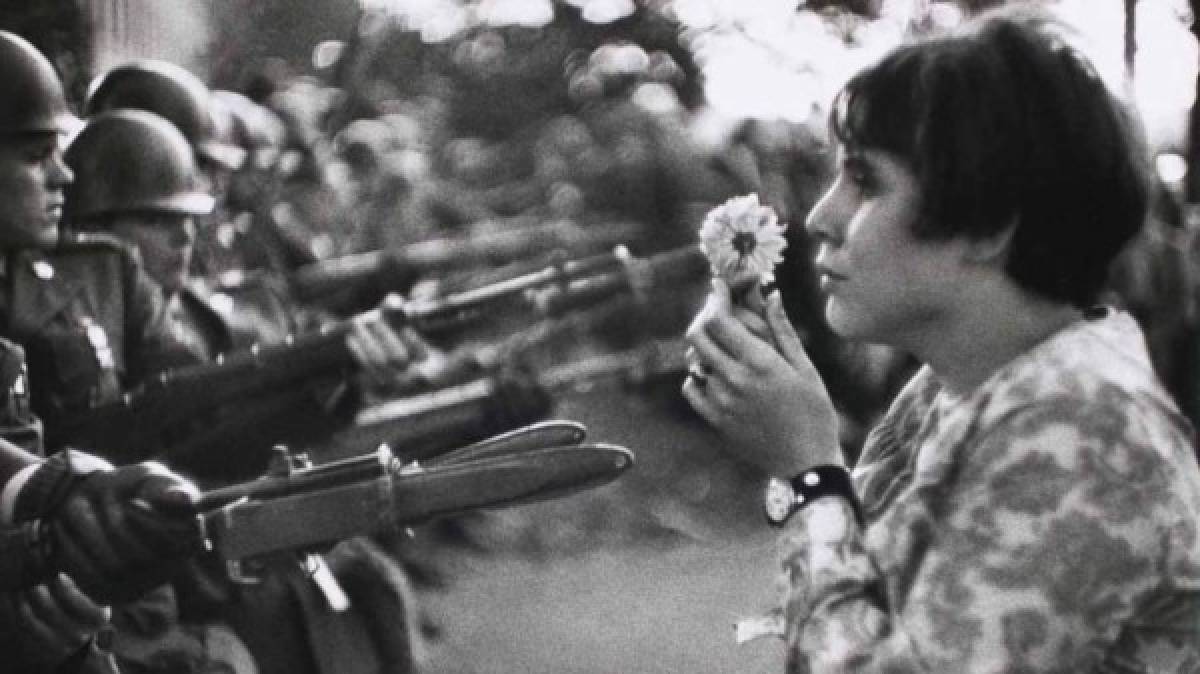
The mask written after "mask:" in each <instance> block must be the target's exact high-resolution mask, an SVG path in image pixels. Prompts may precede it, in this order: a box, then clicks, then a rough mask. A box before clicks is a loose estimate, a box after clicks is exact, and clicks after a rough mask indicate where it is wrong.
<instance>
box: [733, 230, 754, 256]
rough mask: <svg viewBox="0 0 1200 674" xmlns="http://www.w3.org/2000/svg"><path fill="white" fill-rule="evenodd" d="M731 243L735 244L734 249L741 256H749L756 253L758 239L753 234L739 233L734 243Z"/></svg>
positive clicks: (735, 236)
mask: <svg viewBox="0 0 1200 674" xmlns="http://www.w3.org/2000/svg"><path fill="white" fill-rule="evenodd" d="M730 243H732V244H733V249H734V250H736V251H737V252H738V254H739V255H749V254H750V253H753V252H754V247H755V246H756V245H757V244H758V239H757V238H756V237H755V236H754V233H753V232H738V233H737V234H734V235H733V241H731V242H730Z"/></svg>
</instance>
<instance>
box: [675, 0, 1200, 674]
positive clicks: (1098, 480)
mask: <svg viewBox="0 0 1200 674" xmlns="http://www.w3.org/2000/svg"><path fill="white" fill-rule="evenodd" d="M1064 31H1065V29H1064V28H1063V27H1062V26H1059V25H1056V24H1055V23H1054V22H1053V21H1050V20H1049V19H1047V18H1045V17H1040V16H1034V15H1029V14H1014V13H1012V12H1009V13H1006V14H992V15H986V16H984V17H981V18H979V19H977V20H975V21H974V22H972V23H971V24H969V25H968V26H966V27H964V28H963V29H962V30H960V31H958V32H956V33H954V34H952V35H949V36H945V37H940V38H936V39H930V40H926V41H923V42H919V43H916V44H913V45H908V46H903V47H900V48H898V49H896V50H894V51H893V52H891V53H890V54H889V55H888V56H886V57H885V58H883V59H882V60H881V61H880V62H878V63H877V64H875V65H873V66H872V67H870V68H868V69H866V70H865V71H863V72H861V73H860V74H858V75H857V76H855V77H854V78H853V79H851V80H850V82H849V83H848V84H847V85H846V87H845V88H844V90H843V91H842V92H841V93H840V94H839V96H838V97H837V99H836V102H835V105H834V108H833V111H832V114H831V119H830V126H831V131H832V136H833V138H834V139H835V140H836V143H837V147H838V162H839V168H838V172H837V176H836V180H835V182H834V184H833V185H832V187H831V188H830V189H829V191H828V192H827V193H826V194H825V196H824V197H823V198H822V199H821V200H820V202H819V203H818V204H817V205H816V206H815V207H814V208H813V210H812V212H811V213H810V215H809V216H808V221H807V230H808V233H809V234H810V235H811V236H812V237H814V239H815V242H816V243H817V245H818V249H817V251H818V252H817V256H816V267H817V269H818V271H819V273H820V274H821V285H822V288H823V290H824V293H825V295H826V305H825V315H826V318H827V319H828V321H829V323H830V325H831V326H832V328H833V329H834V331H835V332H837V333H838V334H839V335H840V336H842V337H845V338H848V339H855V340H864V341H869V342H877V343H882V344H887V345H891V346H894V347H897V348H900V349H903V350H905V351H907V352H909V353H911V354H913V355H914V356H916V357H917V358H918V359H919V360H920V361H921V362H922V363H923V368H922V369H921V370H920V371H919V372H918V373H917V374H916V375H915V376H914V378H913V379H912V380H911V381H910V382H909V384H908V385H907V386H906V387H905V388H904V390H903V391H902V392H901V393H900V394H899V395H898V397H897V398H896V400H895V401H894V402H893V404H892V406H891V408H890V409H889V411H888V412H887V414H886V415H885V417H884V418H883V420H882V422H881V423H880V424H879V426H878V427H877V428H876V429H875V430H874V431H873V432H872V434H871V435H870V436H869V438H868V440H867V443H866V446H865V448H864V450H863V452H862V456H861V459H860V460H859V462H858V463H857V465H856V466H855V467H854V469H853V476H852V477H851V476H850V475H849V474H848V473H847V469H846V468H845V467H844V463H843V461H842V458H841V454H840V452H839V449H838V446H837V442H836V438H837V429H836V419H835V416H834V413H833V408H832V405H831V404H830V401H829V397H828V394H827V393H826V391H825V386H824V384H823V382H821V380H820V378H819V377H818V375H817V374H816V372H815V370H814V369H813V368H812V366H811V364H810V363H809V361H808V358H807V356H806V355H805V353H804V350H803V348H802V346H801V344H800V341H799V339H798V338H797V336H796V333H795V332H794V331H793V330H792V328H791V326H790V325H789V323H788V321H787V318H786V316H785V315H784V313H783V310H782V308H781V304H780V300H779V295H778V293H773V294H772V295H770V296H769V297H768V298H767V301H766V303H765V307H763V308H762V309H761V310H754V309H748V308H746V306H745V303H735V302H733V301H732V300H731V299H730V293H729V290H728V288H727V287H726V286H725V285H724V284H722V283H721V282H720V281H715V282H714V292H713V294H712V295H711V296H710V299H709V302H708V304H707V306H706V307H705V308H704V309H703V310H702V311H701V312H700V314H699V315H698V316H697V318H696V320H695V321H694V323H693V325H692V327H691V328H689V331H688V339H689V342H690V345H691V350H690V351H689V357H690V358H691V360H692V368H691V371H692V372H693V375H692V376H690V377H689V378H688V380H687V381H686V382H685V384H684V386H683V392H684V395H685V396H686V397H687V399H688V400H689V402H690V403H691V404H692V406H693V407H694V408H695V409H696V410H697V411H698V412H699V413H700V414H701V415H702V416H703V417H704V418H705V419H707V420H708V421H709V422H710V423H711V424H712V425H714V426H715V427H716V428H717V429H719V430H720V431H721V432H722V433H724V434H725V435H726V436H727V437H728V438H729V441H730V444H731V445H732V446H735V447H737V449H738V450H739V451H741V452H742V453H743V455H744V456H745V457H746V458H747V459H748V460H750V461H752V462H753V463H755V464H757V465H758V466H760V467H761V468H763V470H764V471H765V472H766V473H767V475H769V476H770V477H771V479H770V481H769V486H768V505H767V510H768V519H770V520H771V521H772V522H773V523H775V524H776V525H777V526H779V527H780V528H781V529H780V531H781V534H780V541H781V546H782V553H783V557H782V560H783V562H782V565H783V570H784V572H785V576H786V581H787V582H786V587H787V588H788V589H787V594H786V600H785V602H784V605H783V607H782V608H781V609H780V610H779V611H778V612H777V613H776V614H775V615H774V618H775V619H776V620H775V621H774V622H773V623H772V621H770V620H768V621H766V622H765V623H759V624H760V625H767V626H768V630H767V631H777V632H778V633H779V634H780V635H781V636H784V637H785V638H786V641H787V646H788V671H789V672H810V671H812V672H847V671H855V672H858V671H869V672H883V671H886V672H909V671H932V672H997V671H1037V672H1052V671H1053V672H1083V671H1130V672H1133V671H1155V672H1160V671H1171V672H1175V671H1197V669H1198V668H1200V536H1198V533H1200V532H1198V531H1197V519H1198V517H1200V470H1198V469H1197V464H1196V458H1195V454H1194V450H1193V446H1192V439H1191V429H1190V428H1189V427H1188V425H1187V422H1186V421H1185V420H1184V419H1183V417H1182V416H1181V415H1180V414H1179V413H1178V412H1177V410H1176V407H1175V405H1174V403H1173V402H1172V401H1171V400H1170V398H1169V396H1168V395H1167V394H1166V393H1165V392H1164V391H1163V389H1162V388H1161V386H1160V384H1159V383H1158V381H1157V380H1156V378H1155V375H1154V373H1153V371H1152V369H1151V365H1150V361H1149V358H1148V356H1147V354H1146V350H1145V346H1144V342H1143V339H1142V336H1141V333H1140V331H1139V328H1138V326H1137V325H1136V324H1135V322H1134V321H1133V320H1132V319H1131V318H1130V317H1129V316H1128V315H1127V314H1125V313H1123V312H1121V311H1118V310H1115V309H1112V308H1107V307H1096V306H1094V305H1093V304H1092V302H1093V300H1094V298H1095V297H1096V296H1097V294H1098V291H1099V290H1100V289H1101V286H1102V285H1103V283H1104V281H1105V275H1106V270H1107V268H1108V266H1109V262H1110V261H1111V260H1112V259H1113V257H1114V256H1115V255H1116V254H1117V252H1118V251H1119V250H1120V249H1121V247H1122V246H1123V245H1124V244H1125V242H1126V241H1128V240H1129V239H1130V237H1131V236H1132V235H1133V234H1134V233H1135V232H1136V231H1137V229H1138V228H1139V227H1140V225H1141V222H1142V219H1143V215H1144V211H1145V207H1146V200H1147V197H1146V187H1145V182H1144V179H1143V172H1142V163H1143V155H1142V150H1141V148H1140V147H1139V145H1138V143H1137V142H1136V140H1135V135H1134V134H1133V133H1131V128H1132V127H1131V125H1130V123H1129V120H1128V118H1127V116H1126V114H1125V111H1124V109H1123V108H1122V107H1121V106H1120V104H1119V103H1117V102H1116V101H1115V100H1114V99H1113V97H1112V96H1111V95H1110V93H1109V91H1108V90H1107V89H1106V88H1105V85H1104V84H1103V83H1102V82H1101V80H1100V79H1099V78H1098V77H1097V75H1096V73H1095V72H1094V70H1093V69H1092V68H1091V67H1090V66H1089V64H1088V63H1087V61H1086V60H1085V59H1084V58H1083V57H1082V56H1081V55H1080V54H1079V53H1078V52H1076V51H1075V50H1073V49H1072V48H1071V47H1069V46H1068V41H1067V39H1065V37H1064V36H1066V35H1067V34H1066V33H1065V32H1064Z"/></svg>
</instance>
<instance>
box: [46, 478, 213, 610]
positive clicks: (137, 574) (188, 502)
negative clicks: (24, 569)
mask: <svg viewBox="0 0 1200 674" xmlns="http://www.w3.org/2000/svg"><path fill="white" fill-rule="evenodd" d="M198 496H199V492H198V491H197V490H196V488H195V486H193V485H192V484H191V483H189V482H188V481H186V480H184V479H183V478H181V477H179V476H178V475H176V474H174V473H172V472H170V471H168V470H167V469H166V468H164V467H163V466H162V465H160V464H156V463H152V462H147V463H141V464H137V465H133V466H123V467H120V468H116V469H113V470H108V471H97V472H93V473H90V474H88V475H87V476H86V477H84V478H83V479H81V480H79V481H78V482H77V483H76V484H75V485H74V486H73V487H72V488H71V489H70V491H69V492H68V493H67V494H66V496H65V498H64V500H63V501H62V503H61V504H60V505H58V506H57V507H56V508H55V509H54V511H53V512H51V513H50V514H49V516H48V517H47V518H46V519H47V521H48V524H49V530H50V535H51V543H52V546H51V549H52V550H53V551H54V552H53V554H54V556H55V558H54V563H55V565H56V566H57V568H59V569H62V570H63V571H64V572H66V573H67V574H68V575H70V576H71V578H73V579H74V581H75V582H76V584H78V586H79V587H80V588H81V589H82V590H83V591H84V592H85V593H87V594H88V595H89V596H92V597H97V598H101V599H106V600H113V601H125V600H129V599H133V598H135V597H137V596H138V595H140V594H141V593H143V592H145V591H146V590H148V589H150V588H152V587H155V586H156V585H159V584H161V583H163V582H164V581H166V580H167V579H168V578H169V577H170V576H171V575H173V574H174V572H175V571H176V569H177V568H178V565H179V564H180V563H181V562H182V561H183V559H185V558H186V557H188V556H190V555H192V554H194V553H195V552H197V551H199V550H200V549H201V548H202V547H203V537H202V532H201V531H200V525H199V524H198V522H197V519H196V517H195V505H194V504H195V502H196V499H197V498H198Z"/></svg>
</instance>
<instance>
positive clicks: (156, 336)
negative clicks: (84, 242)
mask: <svg viewBox="0 0 1200 674" xmlns="http://www.w3.org/2000/svg"><path fill="white" fill-rule="evenodd" d="M122 258H123V260H122V263H123V269H122V273H123V275H124V277H125V282H124V287H125V294H126V297H125V302H126V305H125V320H126V325H125V334H126V336H127V340H128V345H127V346H128V351H127V354H128V368H129V378H130V381H131V382H138V381H140V380H142V379H143V378H145V377H146V376H149V375H152V374H155V373H157V372H162V371H163V370H169V369H172V368H177V367H182V366H184V365H192V364H195V363H197V362H200V360H199V358H198V357H197V356H196V354H195V353H193V352H192V351H191V350H190V349H189V348H188V347H187V346H185V345H184V344H182V343H181V342H180V341H179V340H177V339H176V338H175V337H174V332H173V331H172V329H171V318H170V314H169V313H168V312H167V308H166V307H167V302H166V297H165V296H164V295H163V290H162V288H161V287H160V286H159V285H158V284H157V283H155V281H154V279H152V278H150V276H149V275H148V274H147V273H146V271H145V269H143V267H142V265H141V263H140V262H139V261H138V260H137V258H136V257H135V256H133V255H129V254H125V255H123V256H122Z"/></svg>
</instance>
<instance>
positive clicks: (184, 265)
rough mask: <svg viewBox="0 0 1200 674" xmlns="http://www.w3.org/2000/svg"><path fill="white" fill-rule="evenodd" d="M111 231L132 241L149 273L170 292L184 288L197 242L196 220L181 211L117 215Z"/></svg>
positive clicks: (125, 239) (123, 238)
mask: <svg viewBox="0 0 1200 674" xmlns="http://www.w3.org/2000/svg"><path fill="white" fill-rule="evenodd" d="M112 233H113V234H114V235H115V236H118V237H120V238H121V239H122V240H124V241H126V242H128V243H130V244H132V245H133V246H135V247H136V248H137V251H138V253H139V254H140V255H141V258H142V264H143V265H144V266H145V268H146V273H147V274H149V275H150V277H151V278H153V279H154V280H155V281H157V282H158V283H159V285H161V286H162V287H163V290H164V291H166V292H167V293H168V294H171V293H175V292H178V291H179V290H181V289H182V288H183V285H184V283H185V282H186V281H187V278H188V267H190V266H191V264H192V249H193V246H194V245H195V242H196V226H195V221H194V219H193V218H192V216H190V215H184V214H181V213H137V214H128V215H121V216H118V217H117V219H116V220H115V221H114V222H113V227H112Z"/></svg>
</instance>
